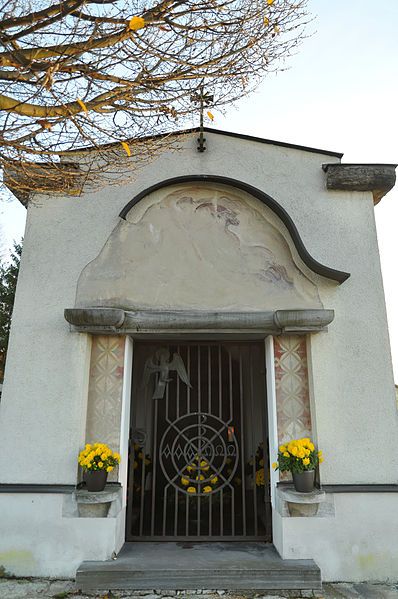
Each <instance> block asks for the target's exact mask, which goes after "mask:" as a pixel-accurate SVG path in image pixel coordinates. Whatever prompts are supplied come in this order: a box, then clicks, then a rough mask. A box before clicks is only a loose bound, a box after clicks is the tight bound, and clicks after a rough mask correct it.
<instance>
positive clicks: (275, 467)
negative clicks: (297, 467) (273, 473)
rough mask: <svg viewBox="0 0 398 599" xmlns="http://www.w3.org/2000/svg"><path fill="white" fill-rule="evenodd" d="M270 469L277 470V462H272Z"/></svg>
mask: <svg viewBox="0 0 398 599" xmlns="http://www.w3.org/2000/svg"><path fill="white" fill-rule="evenodd" d="M272 467H273V469H274V470H276V469H277V468H278V462H274V463H273V464H272Z"/></svg>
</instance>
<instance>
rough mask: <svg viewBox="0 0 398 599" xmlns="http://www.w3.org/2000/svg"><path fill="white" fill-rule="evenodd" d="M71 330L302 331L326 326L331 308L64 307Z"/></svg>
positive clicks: (267, 332)
mask: <svg viewBox="0 0 398 599" xmlns="http://www.w3.org/2000/svg"><path fill="white" fill-rule="evenodd" d="M64 316H65V319H66V320H67V322H69V324H71V325H72V327H73V330H74V331H76V332H82V333H97V334H103V333H112V334H115V333H116V334H118V333H119V334H128V333H145V332H152V333H153V332H159V333H161V332H183V333H192V332H206V331H220V332H237V331H239V332H245V331H247V332H259V333H264V334H273V335H278V334H282V333H288V332H291V333H294V334H305V333H309V332H311V333H314V332H317V331H322V330H325V329H326V327H327V325H328V324H330V323H331V322H332V320H333V318H334V311H333V310H317V309H308V310H276V311H275V312H273V311H267V312H205V311H203V312H202V311H195V310H137V311H130V310H128V311H125V310H122V309H119V308H115V309H113V308H67V309H65V311H64Z"/></svg>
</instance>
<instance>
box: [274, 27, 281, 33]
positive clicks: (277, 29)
mask: <svg viewBox="0 0 398 599" xmlns="http://www.w3.org/2000/svg"><path fill="white" fill-rule="evenodd" d="M274 31H275V33H279V32H280V29H279V27H278V25H275V26H274Z"/></svg>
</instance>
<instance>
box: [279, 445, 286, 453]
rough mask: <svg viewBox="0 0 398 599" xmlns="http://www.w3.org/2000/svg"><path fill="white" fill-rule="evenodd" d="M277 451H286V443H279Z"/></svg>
mask: <svg viewBox="0 0 398 599" xmlns="http://www.w3.org/2000/svg"><path fill="white" fill-rule="evenodd" d="M279 451H280V452H281V453H283V452H284V451H286V445H279Z"/></svg>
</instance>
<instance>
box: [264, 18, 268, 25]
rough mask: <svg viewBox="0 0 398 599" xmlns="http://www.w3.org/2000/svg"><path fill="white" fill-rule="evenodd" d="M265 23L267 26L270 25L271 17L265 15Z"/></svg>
mask: <svg viewBox="0 0 398 599" xmlns="http://www.w3.org/2000/svg"><path fill="white" fill-rule="evenodd" d="M264 25H265V26H266V27H267V26H268V25H269V18H268V17H264Z"/></svg>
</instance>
